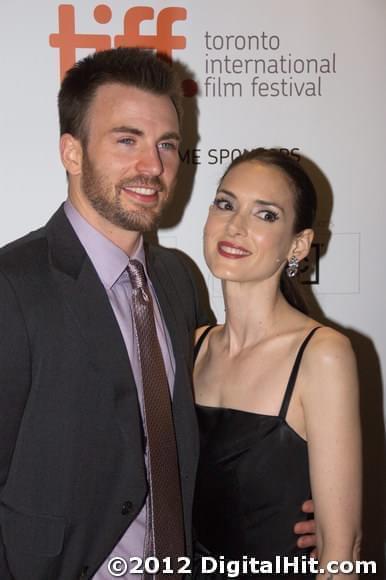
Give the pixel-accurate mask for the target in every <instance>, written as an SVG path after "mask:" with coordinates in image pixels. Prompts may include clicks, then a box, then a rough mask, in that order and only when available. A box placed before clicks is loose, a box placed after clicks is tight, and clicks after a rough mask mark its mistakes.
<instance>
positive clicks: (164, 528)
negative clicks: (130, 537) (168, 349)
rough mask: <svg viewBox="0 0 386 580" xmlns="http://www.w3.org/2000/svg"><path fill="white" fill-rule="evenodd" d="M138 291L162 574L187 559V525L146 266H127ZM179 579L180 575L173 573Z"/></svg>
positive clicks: (154, 527)
mask: <svg viewBox="0 0 386 580" xmlns="http://www.w3.org/2000/svg"><path fill="white" fill-rule="evenodd" d="M127 271H128V273H129V276H130V280H131V284H132V287H133V294H132V303H133V312H134V321H135V330H136V335H137V342H138V351H139V357H140V362H141V370H142V382H143V401H144V415H145V423H146V432H147V442H148V455H149V465H148V470H149V485H150V510H149V511H150V518H148V519H149V531H150V534H151V540H152V541H151V544H152V548H153V551H154V554H155V556H156V557H157V558H158V560H159V562H160V566H161V570H162V569H163V568H164V569H165V564H163V563H162V559H163V558H166V557H168V556H169V557H171V558H172V561H171V564H170V566H171V567H172V569H174V571H176V569H177V568H176V566H177V558H178V557H179V556H183V555H184V554H185V541H184V525H183V511H182V497H181V486H180V474H179V468H178V458H177V446H176V438H175V432H174V425H173V416H172V405H171V400H170V392H169V386H168V380H167V376H166V371H165V366H164V362H163V358H162V352H161V347H160V344H159V341H158V337H157V331H156V326H155V321H154V311H153V304H152V298H151V295H150V291H149V287H148V285H147V281H146V276H145V272H144V269H143V266H142V264H141V262H139V261H138V260H130V261H129V265H128V266H127ZM168 577H171V578H174V577H177V575H174V574H168Z"/></svg>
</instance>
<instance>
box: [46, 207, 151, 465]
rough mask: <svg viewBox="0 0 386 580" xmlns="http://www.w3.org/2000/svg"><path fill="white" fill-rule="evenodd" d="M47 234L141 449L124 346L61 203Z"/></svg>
mask: <svg viewBox="0 0 386 580" xmlns="http://www.w3.org/2000/svg"><path fill="white" fill-rule="evenodd" d="M47 238H48V243H49V249H50V259H51V264H52V267H53V272H54V276H55V279H56V281H57V284H58V287H59V288H60V290H61V291H62V295H63V299H64V300H65V302H66V303H67V305H68V308H69V310H70V311H71V313H72V314H73V316H74V318H75V320H76V323H77V325H78V329H79V333H80V335H81V336H82V338H83V339H84V343H85V345H86V348H87V350H88V353H89V358H90V361H91V363H92V365H93V366H94V368H95V369H96V371H97V373H98V376H100V377H102V380H103V382H104V384H106V385H108V387H109V388H114V393H115V398H116V401H117V402H119V404H117V407H116V410H117V417H118V422H119V425H120V429H121V432H122V434H123V436H124V437H125V439H127V440H128V439H131V440H132V439H133V436H134V437H137V438H139V439H140V440H141V441H140V444H139V445H138V446H133V448H138V449H142V441H143V434H142V421H141V418H140V411H139V404H138V397H137V391H136V387H135V381H134V377H133V373H132V369H131V366H130V361H129V357H128V354H127V350H126V346H125V344H124V341H123V337H122V334H121V331H120V328H119V325H118V323H117V320H116V318H115V315H114V312H113V310H112V307H111V305H110V302H109V299H108V297H107V294H106V291H105V289H104V287H103V285H102V283H101V281H100V279H99V277H98V275H97V273H96V271H95V269H94V267H93V265H92V263H91V261H90V259H89V258H88V256H87V254H86V252H85V250H84V248H83V246H82V245H81V243H80V242H79V240H78V238H77V236H76V234H75V232H74V231H73V229H72V227H71V225H70V223H69V221H68V220H67V218H66V216H65V214H64V211H63V209H62V208H60V209H59V210H58V212H57V213H56V214H55V215H54V216H53V218H52V219H51V220H50V222H49V223H48V224H47ZM122 403H124V404H122ZM134 431H135V432H134ZM141 461H143V456H142V457H141Z"/></svg>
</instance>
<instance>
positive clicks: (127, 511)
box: [121, 501, 133, 516]
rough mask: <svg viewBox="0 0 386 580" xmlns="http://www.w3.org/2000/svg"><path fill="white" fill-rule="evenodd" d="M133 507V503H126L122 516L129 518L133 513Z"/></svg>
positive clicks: (123, 506)
mask: <svg viewBox="0 0 386 580" xmlns="http://www.w3.org/2000/svg"><path fill="white" fill-rule="evenodd" d="M132 507H133V504H132V502H131V501H125V503H124V504H123V505H122V509H121V514H122V515H123V516H127V515H128V514H129V513H130V512H131V509H132Z"/></svg>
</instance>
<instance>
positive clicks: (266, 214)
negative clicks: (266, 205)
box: [258, 209, 279, 222]
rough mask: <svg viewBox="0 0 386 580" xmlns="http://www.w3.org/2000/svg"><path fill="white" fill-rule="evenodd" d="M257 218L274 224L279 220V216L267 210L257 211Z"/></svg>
mask: <svg viewBox="0 0 386 580" xmlns="http://www.w3.org/2000/svg"><path fill="white" fill-rule="evenodd" d="M258 216H259V218H261V219H262V220H263V221H265V222H275V221H276V220H277V219H278V218H279V215H278V214H277V213H275V212H274V211H269V210H267V209H264V210H263V211H259V213H258Z"/></svg>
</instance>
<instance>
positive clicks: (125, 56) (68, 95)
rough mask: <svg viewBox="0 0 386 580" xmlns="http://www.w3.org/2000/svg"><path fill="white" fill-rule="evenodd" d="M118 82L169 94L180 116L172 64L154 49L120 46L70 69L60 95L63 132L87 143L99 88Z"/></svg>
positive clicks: (89, 58)
mask: <svg viewBox="0 0 386 580" xmlns="http://www.w3.org/2000/svg"><path fill="white" fill-rule="evenodd" d="M111 83H119V84H123V85H127V86H131V87H135V88H137V89H142V90H144V91H149V92H150V93H153V94H155V95H162V96H163V95H165V96H168V97H169V98H170V99H171V101H172V102H173V104H174V106H175V108H176V111H177V114H178V117H179V119H180V118H181V86H180V83H179V82H178V78H177V76H176V73H175V71H174V69H173V68H172V66H171V65H170V63H168V62H166V61H165V59H161V58H159V57H157V56H156V55H155V54H154V53H153V52H152V51H151V50H146V49H143V48H126V47H119V48H113V49H110V50H103V51H100V52H94V53H93V54H90V55H88V56H86V58H84V59H82V60H80V61H78V62H77V63H76V64H75V65H74V66H73V67H72V68H71V69H69V70H68V71H67V73H66V75H65V77H64V79H63V81H62V85H61V88H60V91H59V96H58V105H59V121H60V134H61V135H63V133H70V134H71V135H73V136H74V137H76V138H77V139H80V140H81V141H82V142H83V143H85V142H87V113H88V109H89V107H90V104H91V102H92V100H93V98H94V96H95V93H96V91H97V89H98V88H99V87H100V86H102V85H105V84H111Z"/></svg>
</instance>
